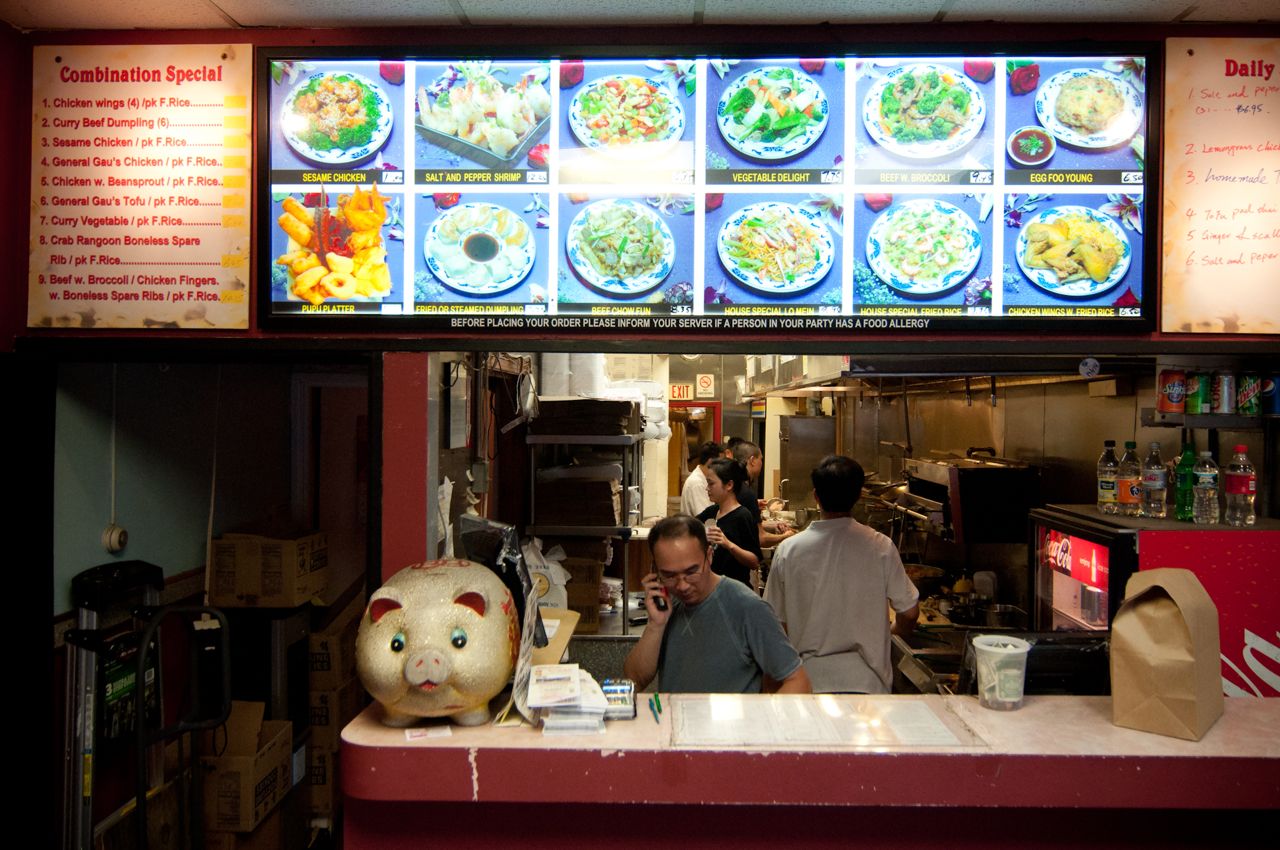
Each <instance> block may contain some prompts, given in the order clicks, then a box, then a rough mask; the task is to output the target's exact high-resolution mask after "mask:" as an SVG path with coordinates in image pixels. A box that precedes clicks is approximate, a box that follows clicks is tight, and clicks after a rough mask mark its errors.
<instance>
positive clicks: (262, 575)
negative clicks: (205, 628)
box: [209, 532, 329, 608]
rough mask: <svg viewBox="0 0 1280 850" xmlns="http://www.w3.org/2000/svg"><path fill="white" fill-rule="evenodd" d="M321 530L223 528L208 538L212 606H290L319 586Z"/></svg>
mask: <svg viewBox="0 0 1280 850" xmlns="http://www.w3.org/2000/svg"><path fill="white" fill-rule="evenodd" d="M328 556H329V552H328V546H327V544H326V541H325V536H324V534H323V533H319V532H308V533H299V532H285V533H277V534H224V535H222V536H221V537H219V538H217V539H215V540H214V541H213V563H212V564H210V565H209V569H210V571H211V574H210V577H209V578H210V581H209V604H210V605H213V606H214V607H217V608H296V607H297V606H299V605H305V604H307V602H308V601H309V600H310V599H311V597H312V596H316V595H318V594H320V593H321V592H323V591H324V589H325V585H326V583H327V581H328Z"/></svg>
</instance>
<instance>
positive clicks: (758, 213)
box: [716, 201, 836, 295]
mask: <svg viewBox="0 0 1280 850" xmlns="http://www.w3.org/2000/svg"><path fill="white" fill-rule="evenodd" d="M822 217H823V213H822V212H821V211H820V210H816V209H806V208H805V207H802V206H798V205H796V204H788V203H784V202H781V201H763V202H761V203H756V204H748V205H747V206H745V207H743V208H742V209H740V210H738V211H737V212H736V213H734V214H733V215H731V216H730V217H729V219H728V221H726V222H725V223H724V224H723V225H721V227H720V233H719V235H718V236H717V237H716V250H717V253H718V254H719V255H720V262H721V264H723V265H724V268H725V271H727V272H728V273H729V274H730V275H732V276H733V278H734V279H735V280H737V281H738V282H739V283H741V284H744V285H745V286H748V287H750V288H751V289H755V290H757V291H759V292H763V293H765V294H766V295H789V294H791V293H795V292H801V291H803V290H805V289H808V288H809V287H811V286H813V285H814V284H816V283H818V282H819V281H821V280H822V279H823V278H824V277H826V275H827V272H829V271H831V267H832V265H833V264H834V263H835V260H836V248H835V240H834V239H832V238H831V234H830V232H828V230H827V228H826V225H825V224H824V223H823V221H822Z"/></svg>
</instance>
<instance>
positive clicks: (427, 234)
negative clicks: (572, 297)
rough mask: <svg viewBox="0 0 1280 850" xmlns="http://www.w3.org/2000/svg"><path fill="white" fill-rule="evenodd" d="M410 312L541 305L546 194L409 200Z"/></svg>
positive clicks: (547, 263) (547, 264) (434, 195)
mask: <svg viewBox="0 0 1280 850" xmlns="http://www.w3.org/2000/svg"><path fill="white" fill-rule="evenodd" d="M414 203H415V209H414V228H415V230H416V233H415V236H414V239H413V250H415V251H417V252H418V254H417V260H418V265H417V272H416V273H415V274H414V284H413V300H414V310H415V311H416V312H419V313H429V312H435V311H434V310H433V309H432V308H435V307H442V306H446V305H465V306H468V307H474V308H476V309H485V310H490V309H493V308H494V305H511V310H510V312H522V311H523V310H522V307H523V305H527V304H546V302H547V276H548V269H549V268H550V266H551V258H550V255H549V253H548V236H547V234H548V230H547V225H548V221H549V218H548V215H549V207H548V196H547V194H546V193H545V192H502V193H499V192H435V193H420V194H418V195H417V196H415V199H414Z"/></svg>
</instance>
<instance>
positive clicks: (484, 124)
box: [416, 60, 551, 168]
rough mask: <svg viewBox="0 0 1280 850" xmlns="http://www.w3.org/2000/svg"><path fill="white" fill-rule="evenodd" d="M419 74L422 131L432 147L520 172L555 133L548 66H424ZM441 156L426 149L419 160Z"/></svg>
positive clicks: (472, 63) (476, 63)
mask: <svg viewBox="0 0 1280 850" xmlns="http://www.w3.org/2000/svg"><path fill="white" fill-rule="evenodd" d="M417 72H418V90H417V97H416V104H417V112H418V121H417V126H418V132H419V135H420V137H421V138H422V140H424V141H425V142H427V143H428V144H429V145H433V146H436V147H437V148H442V149H443V150H444V151H448V152H451V153H453V154H456V155H458V156H460V157H463V158H464V159H467V160H470V161H472V162H475V163H478V164H480V165H483V166H485V167H489V168H518V167H522V166H523V165H524V158H525V157H526V156H527V155H529V153H530V152H531V150H532V147H533V145H534V143H536V142H537V141H538V139H541V138H542V137H544V136H545V135H546V134H547V131H548V130H549V129H550V120H549V119H550V115H551V95H550V93H549V92H548V91H547V88H546V80H547V76H548V74H549V70H548V63H546V62H540V63H536V64H534V65H532V66H531V67H528V68H520V67H511V66H504V65H498V64H495V63H493V62H490V61H479V60H477V61H466V62H453V63H445V64H443V65H442V64H441V63H427V62H423V63H419V64H418V66H417ZM439 156H440V154H439V153H437V152H432V151H430V150H427V149H420V151H419V157H418V158H419V160H420V164H427V163H424V162H421V161H422V160H424V159H436V158H439ZM441 164H444V163H443V162H442V163H441ZM528 164H529V165H530V166H532V167H537V163H536V162H533V161H531V162H529V163H528ZM542 165H543V166H545V162H544V163H542Z"/></svg>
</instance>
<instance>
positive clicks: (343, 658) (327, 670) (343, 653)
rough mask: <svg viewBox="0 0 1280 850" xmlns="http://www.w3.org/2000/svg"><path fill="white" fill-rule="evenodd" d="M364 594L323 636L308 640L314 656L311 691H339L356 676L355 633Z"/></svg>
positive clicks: (312, 658)
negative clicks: (337, 689) (338, 689)
mask: <svg viewBox="0 0 1280 850" xmlns="http://www.w3.org/2000/svg"><path fill="white" fill-rule="evenodd" d="M364 609H365V594H364V593H363V591H362V592H360V593H358V594H356V596H355V598H354V599H352V600H351V601H350V602H349V603H348V604H347V606H346V607H345V608H343V609H342V611H341V612H340V613H339V614H338V616H337V617H335V618H334V619H333V621H332V622H331V623H329V625H327V626H325V627H324V629H323V630H321V631H320V632H312V633H311V634H310V635H309V636H308V637H307V643H308V645H309V650H310V654H311V675H310V679H309V681H310V686H309V688H308V690H310V691H313V692H314V691H327V690H333V689H334V688H339V687H341V686H342V684H343V683H344V682H346V681H348V680H349V679H351V678H352V677H353V676H355V674H356V633H357V632H358V631H359V630H360V617H361V616H362V615H363V614H364Z"/></svg>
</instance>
